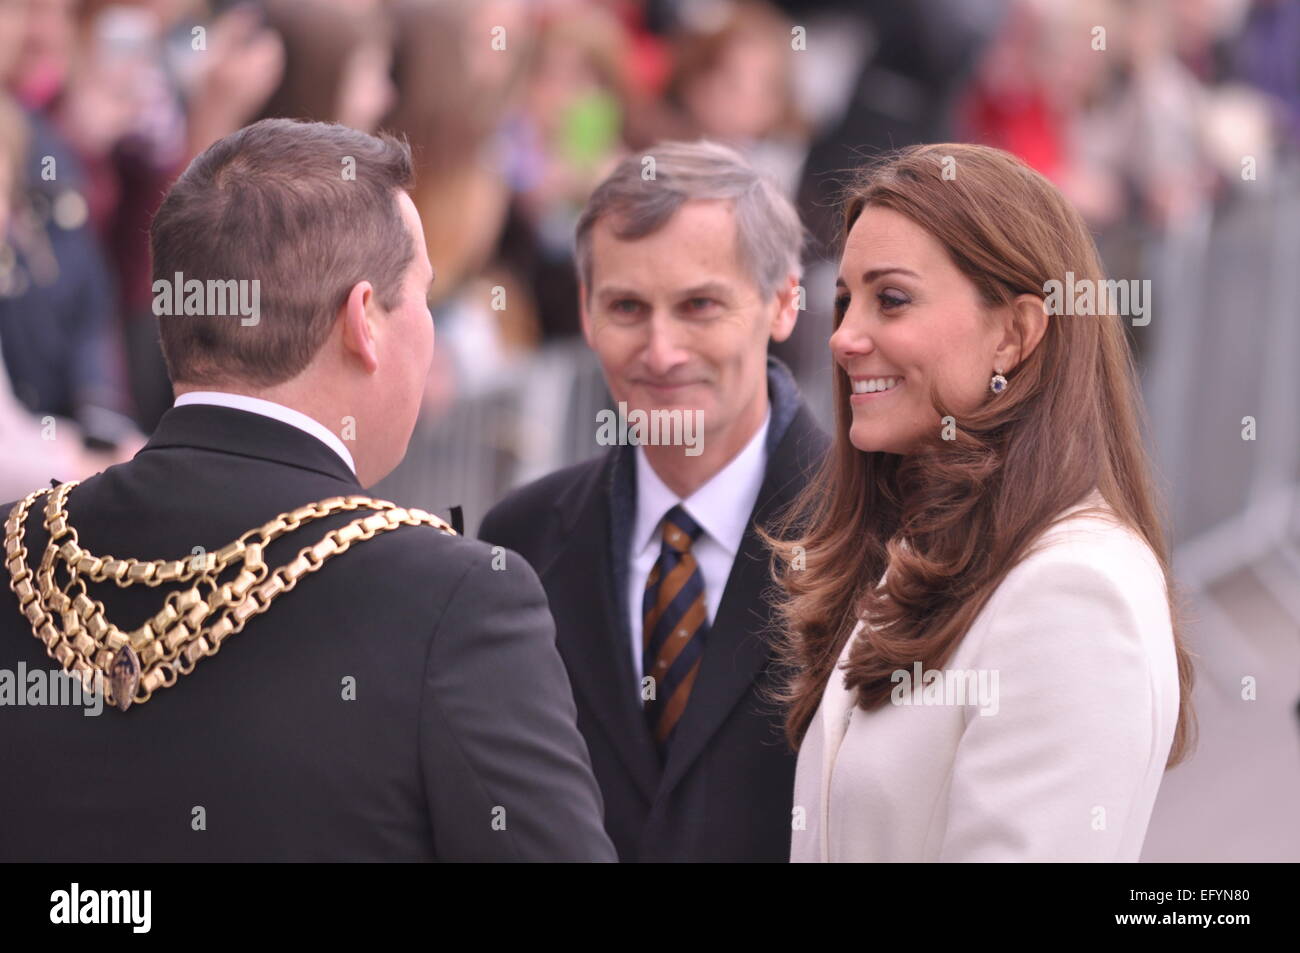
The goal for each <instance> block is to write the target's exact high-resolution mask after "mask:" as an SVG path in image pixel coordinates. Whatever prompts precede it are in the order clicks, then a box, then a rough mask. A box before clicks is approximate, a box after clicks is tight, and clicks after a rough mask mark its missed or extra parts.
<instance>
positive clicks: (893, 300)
mask: <svg viewBox="0 0 1300 953" xmlns="http://www.w3.org/2000/svg"><path fill="white" fill-rule="evenodd" d="M876 299H877V300H878V301H879V302H880V307H881V309H882V310H884V311H893V310H894V309H895V308H901V307H902V306H903V305H905V304H907V303H908V298H907V297H906V296H905V295H903V294H902V293H900V292H897V291H889V290H886V291H882V292H880V294H878V295H876Z"/></svg>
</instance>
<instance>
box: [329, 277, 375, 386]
mask: <svg viewBox="0 0 1300 953" xmlns="http://www.w3.org/2000/svg"><path fill="white" fill-rule="evenodd" d="M374 306H375V289H374V288H373V287H372V286H371V284H370V282H368V281H358V282H357V283H356V284H355V285H353V286H352V290H351V291H349V292H348V297H347V300H346V301H344V302H343V305H342V307H341V308H340V309H339V310H340V315H339V320H341V321H342V322H343V346H344V347H345V348H346V349H347V350H348V351H349V352H350V353H352V354H354V355H356V357H357V359H358V360H359V361H361V366H362V367H363V368H365V370H366V373H367V374H373V373H374V372H375V371H376V370H378V369H379V348H378V346H377V345H376V343H375V335H374V328H373V327H371V325H370V312H371V310H372V309H373V308H374Z"/></svg>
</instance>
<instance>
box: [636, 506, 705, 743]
mask: <svg viewBox="0 0 1300 953" xmlns="http://www.w3.org/2000/svg"><path fill="white" fill-rule="evenodd" d="M701 532H702V529H701V527H700V525H699V524H698V523H696V522H695V520H693V519H691V518H690V516H688V515H687V513H686V511H685V510H684V509H682V507H681V506H680V505H677V506H674V507H673V508H672V509H671V510H669V511H668V513H667V515H665V516H664V519H663V547H662V548H661V549H660V551H659V560H658V562H656V563H655V565H654V568H653V569H652V570H650V575H649V577H648V578H647V579H646V586H645V597H644V599H643V600H642V620H643V625H642V629H641V639H642V641H641V644H642V656H641V658H642V665H643V666H644V667H643V671H644V673H645V675H647V676H650V677H652V678H654V686H655V692H654V695H655V697H654V698H653V699H647V700H646V704H645V713H646V720H647V721H648V723H649V725H650V730H651V733H652V734H653V735H654V738H655V741H656V742H657V743H658V745H659V750H660V753H661V754H662V753H663V752H664V751H665V750H666V748H667V745H668V742H669V740H670V739H671V738H672V734H673V729H674V728H676V727H677V722H678V720H679V719H680V718H681V716H682V712H683V711H685V710H686V701H687V699H688V698H690V694H691V686H692V685H693V684H694V682H695V676H696V675H697V674H698V673H699V670H700V660H701V659H702V658H703V657H704V639H705V636H707V635H708V631H709V616H708V610H707V608H706V603H705V600H704V574H703V573H701V572H700V567H699V565H698V564H697V563H696V562H695V556H694V554H692V553H691V544H692V543H694V542H695V541H696V540H697V539H699V536H700V533H701Z"/></svg>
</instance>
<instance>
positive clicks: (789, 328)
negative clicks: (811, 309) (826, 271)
mask: <svg viewBox="0 0 1300 953" xmlns="http://www.w3.org/2000/svg"><path fill="white" fill-rule="evenodd" d="M776 304H777V312H776V317H775V318H773V319H772V329H771V335H772V340H773V341H776V342H777V343H778V344H779V343H780V342H782V341H784V340H785V339H786V338H788V337H789V336H790V335H791V334H793V333H794V326H795V322H796V321H798V320H799V312H800V311H801V310H803V304H804V288H803V285H801V284H800V283H799V276H798V275H789V276H787V278H786V280H785V285H784V286H783V287H781V288H778V289H777V292H776Z"/></svg>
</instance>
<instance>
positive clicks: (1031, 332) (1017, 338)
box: [993, 294, 1047, 374]
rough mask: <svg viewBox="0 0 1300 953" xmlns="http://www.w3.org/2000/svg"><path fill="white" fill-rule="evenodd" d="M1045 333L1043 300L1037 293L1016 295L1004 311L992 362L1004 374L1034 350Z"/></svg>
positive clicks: (1045, 313) (1045, 320)
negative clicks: (1000, 331)
mask: <svg viewBox="0 0 1300 953" xmlns="http://www.w3.org/2000/svg"><path fill="white" fill-rule="evenodd" d="M1046 332H1047V303H1046V302H1045V301H1044V300H1043V299H1042V298H1040V297H1039V296H1038V295H1031V294H1022V295H1017V296H1016V299H1015V300H1014V301H1012V302H1011V305H1010V307H1009V308H1008V310H1007V311H1006V312H1005V313H1004V320H1003V325H1002V340H1001V341H999V342H998V346H997V349H996V350H995V351H994V352H993V354H994V364H995V366H996V367H1000V368H1001V369H1002V372H1003V373H1004V374H1005V373H1006V372H1008V371H1010V370H1011V369H1012V368H1014V367H1016V366H1017V365H1018V364H1020V362H1021V361H1024V360H1025V359H1026V358H1028V357H1029V355H1030V354H1033V353H1034V348H1036V347H1038V343H1039V342H1040V341H1042V339H1043V335H1044V334H1045V333H1046Z"/></svg>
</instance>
